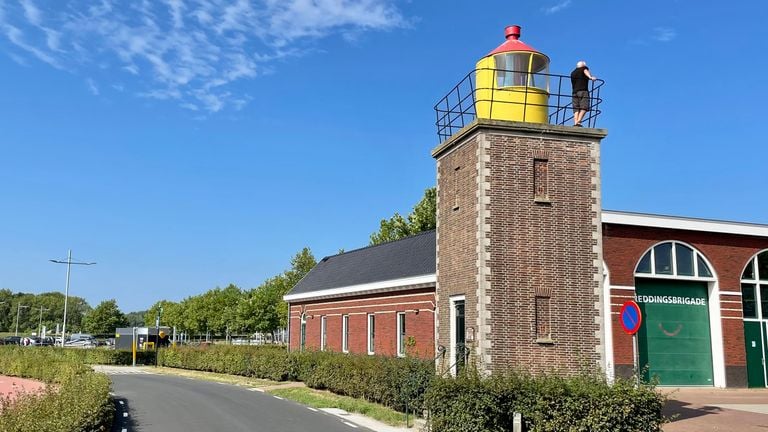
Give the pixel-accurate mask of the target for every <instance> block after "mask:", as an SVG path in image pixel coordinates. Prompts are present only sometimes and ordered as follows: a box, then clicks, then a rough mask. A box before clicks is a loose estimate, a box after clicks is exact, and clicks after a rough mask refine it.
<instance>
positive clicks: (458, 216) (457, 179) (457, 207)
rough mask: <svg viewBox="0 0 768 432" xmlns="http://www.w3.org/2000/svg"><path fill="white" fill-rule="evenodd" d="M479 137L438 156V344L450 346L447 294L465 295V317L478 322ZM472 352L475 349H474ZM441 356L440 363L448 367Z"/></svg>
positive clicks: (467, 319) (472, 321) (449, 296)
mask: <svg viewBox="0 0 768 432" xmlns="http://www.w3.org/2000/svg"><path fill="white" fill-rule="evenodd" d="M477 144H478V143H477V140H476V139H475V138H470V139H467V140H466V142H465V144H464V145H462V146H460V147H457V148H456V149H455V150H454V151H452V152H450V153H449V154H446V155H444V156H443V157H441V158H440V159H438V160H437V179H438V181H437V221H438V222H437V295H436V301H437V312H436V315H435V317H436V319H437V322H436V329H437V330H436V331H437V334H438V338H437V344H438V345H442V346H444V347H446V348H449V347H450V298H451V297H452V296H456V295H465V296H466V298H465V306H464V310H465V322H466V323H467V326H473V325H474V324H472V323H475V322H477V312H476V311H477V297H476V290H477V285H478V283H477V266H476V262H475V261H476V257H477V209H476V201H477V199H476V192H477V182H476V178H477V161H478V159H477ZM473 352H474V350H473ZM453 361H454V360H453V359H450V358H449V356H447V355H446V356H445V357H443V358H442V359H440V360H439V362H438V368H447V367H450V366H451V364H452V363H453Z"/></svg>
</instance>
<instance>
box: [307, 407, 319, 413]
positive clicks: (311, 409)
mask: <svg viewBox="0 0 768 432" xmlns="http://www.w3.org/2000/svg"><path fill="white" fill-rule="evenodd" d="M307 409H308V410H310V411H314V412H317V410H316V409H314V408H312V407H307Z"/></svg>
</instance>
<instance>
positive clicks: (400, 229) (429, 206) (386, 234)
mask: <svg viewBox="0 0 768 432" xmlns="http://www.w3.org/2000/svg"><path fill="white" fill-rule="evenodd" d="M436 226H437V190H436V189H435V188H433V187H432V188H429V189H427V190H425V191H424V197H423V198H422V199H421V201H419V202H418V203H417V204H416V205H415V206H414V207H413V211H412V212H411V213H410V214H408V218H407V220H406V219H405V218H403V217H402V216H401V215H400V214H399V213H395V214H394V215H393V216H392V217H391V218H389V219H382V220H381V222H380V223H379V230H378V231H377V232H375V233H373V234H371V244H372V245H376V244H380V243H385V242H389V241H393V240H398V239H401V238H403V237H408V236H410V235H414V234H418V233H420V232H423V231H428V230H431V229H435V227H436Z"/></svg>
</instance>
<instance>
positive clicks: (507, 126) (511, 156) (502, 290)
mask: <svg viewBox="0 0 768 432" xmlns="http://www.w3.org/2000/svg"><path fill="white" fill-rule="evenodd" d="M603 136H604V134H603V133H601V132H583V131H580V130H578V129H577V130H574V129H573V128H562V127H551V126H547V127H543V126H538V125H531V124H525V123H514V122H479V123H476V124H474V125H473V126H472V127H470V128H467V129H466V130H465V131H464V132H463V133H462V134H458V135H455V136H454V137H452V138H451V139H450V140H449V141H448V142H446V143H444V144H443V145H442V146H441V147H439V148H438V149H436V150H435V151H434V152H433V156H435V157H436V158H437V170H438V227H437V238H438V240H437V244H438V249H437V256H438V261H437V295H436V298H437V306H438V307H437V311H438V313H437V318H438V320H439V322H438V323H437V326H436V327H437V332H438V344H439V345H442V346H445V347H447V348H448V347H450V344H451V334H450V328H451V327H450V313H449V312H450V310H449V305H450V298H451V297H452V296H456V295H465V326H466V330H467V345H468V346H469V348H470V350H471V354H472V356H473V358H474V360H475V361H476V363H477V364H478V366H479V367H480V368H481V369H482V370H485V371H489V372H493V371H496V370H503V369H507V368H510V367H515V368H526V369H530V370H533V371H541V370H545V369H546V370H551V369H560V370H564V371H575V370H578V369H579V368H580V367H581V366H583V365H584V364H585V363H591V364H592V365H594V366H598V365H600V364H601V359H602V351H601V350H602V342H601V320H600V319H599V317H600V316H601V310H600V308H601V302H600V298H601V278H602V269H601V267H602V264H601V260H602V257H601V255H600V254H601V248H600V241H601V239H600V237H601V224H600V211H601V210H600V181H599V177H600V173H599V166H600V165H599V164H600V157H599V142H600V139H601V138H602V137H603ZM537 164H538V173H539V175H536V174H535V172H534V170H535V167H536V166H537ZM535 180H538V182H539V183H538V184H537V183H536V181H535ZM542 181H546V185H542V184H541V182H542ZM537 297H538V298H540V300H539V301H538V303H539V305H540V306H541V305H546V307H548V308H549V310H548V311H543V310H541V307H540V310H539V314H538V317H539V319H546V320H549V321H550V322H547V323H538V324H537V322H536V319H537V313H536V312H537V311H536V304H537ZM545 312H546V313H545ZM537 327H538V328H548V329H550V332H551V333H550V335H549V337H545V338H540V337H537V334H536V329H537ZM447 360H448V361H447V362H444V364H443V365H442V366H443V367H447V366H448V365H450V363H451V362H453V361H454V359H452V358H450V357H449V358H448V359H447Z"/></svg>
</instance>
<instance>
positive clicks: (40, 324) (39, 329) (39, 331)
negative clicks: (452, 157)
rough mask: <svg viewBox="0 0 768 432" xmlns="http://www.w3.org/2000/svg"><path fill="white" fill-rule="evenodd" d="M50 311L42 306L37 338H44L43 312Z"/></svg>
mask: <svg viewBox="0 0 768 432" xmlns="http://www.w3.org/2000/svg"><path fill="white" fill-rule="evenodd" d="M49 310H50V309H48V308H44V307H42V306H40V323H39V324H38V325H37V336H38V337H43V311H49Z"/></svg>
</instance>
